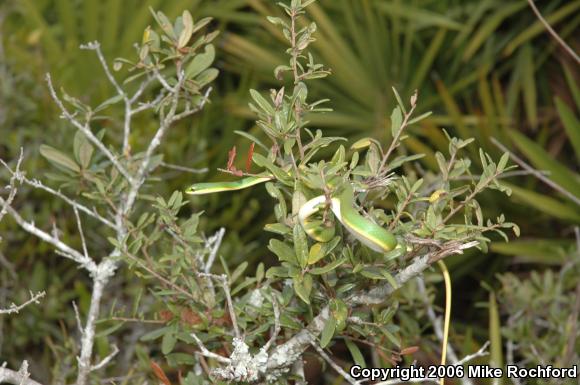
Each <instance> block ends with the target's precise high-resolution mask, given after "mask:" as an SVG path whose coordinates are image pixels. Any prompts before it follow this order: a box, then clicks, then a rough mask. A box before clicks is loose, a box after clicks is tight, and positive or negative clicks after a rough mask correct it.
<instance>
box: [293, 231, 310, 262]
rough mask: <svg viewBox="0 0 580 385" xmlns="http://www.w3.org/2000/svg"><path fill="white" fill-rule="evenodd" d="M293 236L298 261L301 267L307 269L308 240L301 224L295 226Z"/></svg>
mask: <svg viewBox="0 0 580 385" xmlns="http://www.w3.org/2000/svg"><path fill="white" fill-rule="evenodd" d="M293 235H294V252H295V253H296V259H297V260H298V263H299V264H300V267H302V268H305V267H306V266H308V240H307V239H306V233H305V232H304V230H303V229H302V226H301V225H300V224H299V223H297V224H295V225H294V231H293Z"/></svg>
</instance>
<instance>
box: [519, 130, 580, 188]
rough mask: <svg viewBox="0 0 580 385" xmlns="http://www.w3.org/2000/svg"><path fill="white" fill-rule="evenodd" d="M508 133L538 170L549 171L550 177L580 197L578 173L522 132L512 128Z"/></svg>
mask: <svg viewBox="0 0 580 385" xmlns="http://www.w3.org/2000/svg"><path fill="white" fill-rule="evenodd" d="M508 133H509V135H510V136H511V138H512V140H513V142H514V144H515V145H516V146H517V147H518V148H519V149H520V151H521V152H523V153H524V154H525V155H526V157H527V158H528V159H529V160H530V161H531V162H532V164H533V165H534V166H535V167H536V168H537V169H538V170H542V171H549V172H550V175H549V178H550V179H552V180H553V181H554V182H556V183H557V184H559V185H560V186H561V187H562V188H564V189H566V190H568V192H570V193H572V194H573V195H576V196H578V197H580V181H579V179H580V176H579V175H578V174H576V173H574V172H573V171H571V170H569V169H567V168H566V167H565V166H563V165H562V164H561V163H559V162H558V161H556V160H554V157H553V156H552V155H550V154H548V153H547V152H546V150H544V149H543V148H542V147H540V146H539V145H538V144H537V143H536V142H534V141H533V140H531V139H529V138H528V137H527V136H525V135H523V134H522V133H520V132H518V131H515V130H510V131H509V132H508Z"/></svg>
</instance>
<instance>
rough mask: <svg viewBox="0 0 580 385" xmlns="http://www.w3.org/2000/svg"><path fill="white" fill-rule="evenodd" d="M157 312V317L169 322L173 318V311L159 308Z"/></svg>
mask: <svg viewBox="0 0 580 385" xmlns="http://www.w3.org/2000/svg"><path fill="white" fill-rule="evenodd" d="M158 314H159V318H161V319H162V320H163V321H165V322H169V321H171V320H172V319H173V313H172V312H171V311H170V310H161V311H160V312H159V313H158Z"/></svg>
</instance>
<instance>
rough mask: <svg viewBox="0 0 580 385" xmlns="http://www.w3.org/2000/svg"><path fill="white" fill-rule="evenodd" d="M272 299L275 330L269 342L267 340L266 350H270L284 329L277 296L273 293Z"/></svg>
mask: <svg viewBox="0 0 580 385" xmlns="http://www.w3.org/2000/svg"><path fill="white" fill-rule="evenodd" d="M270 301H271V302H272V309H273V310H274V332H273V333H272V336H271V337H270V339H269V340H268V342H266V345H264V350H265V351H268V350H270V347H271V346H272V344H274V343H275V342H276V339H277V338H278V334H280V330H281V329H282V328H281V326H280V307H279V306H278V302H277V301H276V297H275V296H273V295H272V296H271V298H270Z"/></svg>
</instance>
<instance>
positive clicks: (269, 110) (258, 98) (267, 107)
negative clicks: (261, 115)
mask: <svg viewBox="0 0 580 385" xmlns="http://www.w3.org/2000/svg"><path fill="white" fill-rule="evenodd" d="M250 95H251V96H252V99H254V101H255V102H256V103H257V104H258V107H260V108H261V109H262V111H264V112H265V113H266V114H267V115H270V116H274V115H275V113H276V111H275V110H274V107H273V106H272V105H271V104H270V103H269V102H268V101H267V100H266V99H264V97H263V96H262V95H260V93H259V92H258V91H256V90H250Z"/></svg>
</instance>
